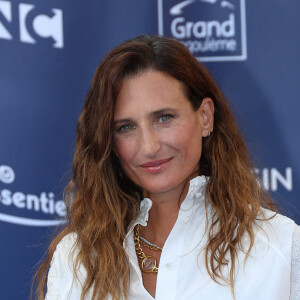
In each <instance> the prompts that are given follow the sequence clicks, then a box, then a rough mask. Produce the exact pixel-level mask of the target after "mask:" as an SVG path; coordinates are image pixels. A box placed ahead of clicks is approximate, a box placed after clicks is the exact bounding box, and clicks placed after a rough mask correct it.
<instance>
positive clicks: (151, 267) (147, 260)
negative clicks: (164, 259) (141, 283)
mask: <svg viewBox="0 0 300 300" xmlns="http://www.w3.org/2000/svg"><path fill="white" fill-rule="evenodd" d="M133 239H134V247H135V251H136V254H137V256H138V258H139V259H140V260H141V261H142V263H141V266H142V271H143V272H146V273H157V272H158V267H157V259H156V258H155V257H154V256H152V255H146V254H145V253H144V251H143V250H142V248H141V243H140V225H139V224H138V225H136V226H135V227H134V235H133ZM151 247H152V246H151ZM160 248H161V249H153V250H162V248H163V247H160ZM150 249H151V248H150Z"/></svg>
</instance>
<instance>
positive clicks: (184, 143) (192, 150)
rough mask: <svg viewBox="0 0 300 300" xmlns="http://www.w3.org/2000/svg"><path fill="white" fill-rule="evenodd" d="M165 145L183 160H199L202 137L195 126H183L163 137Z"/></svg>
mask: <svg viewBox="0 0 300 300" xmlns="http://www.w3.org/2000/svg"><path fill="white" fill-rule="evenodd" d="M164 141H165V143H166V144H168V145H170V146H171V147H172V148H174V149H176V150H177V151H178V152H180V154H181V156H182V158H183V159H187V158H188V159H192V158H194V159H200V156H201V151H202V137H201V132H199V127H198V126H197V124H193V126H184V127H182V128H180V130H176V131H173V132H172V133H169V134H168V135H166V136H165V137H164Z"/></svg>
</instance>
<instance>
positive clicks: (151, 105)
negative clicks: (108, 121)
mask: <svg viewBox="0 0 300 300" xmlns="http://www.w3.org/2000/svg"><path fill="white" fill-rule="evenodd" d="M186 106H189V107H190V102H189V101H188V99H187V97H186V93H185V87H184V84H183V83H181V82H180V81H178V80H177V79H175V78H173V77H171V76H170V75H168V74H166V73H163V72H160V71H156V70H150V71H147V72H146V73H142V74H139V75H136V76H134V77H129V78H125V79H124V80H123V82H122V85H121V89H120V93H119V95H118V97H117V102H116V107H115V119H119V118H122V117H128V116H130V117H133V116H136V115H137V114H138V115H142V114H143V113H149V112H151V111H154V110H160V109H163V108H164V107H171V108H175V109H184V108H185V107H186Z"/></svg>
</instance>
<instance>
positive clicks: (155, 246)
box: [139, 234, 163, 251]
mask: <svg viewBox="0 0 300 300" xmlns="http://www.w3.org/2000/svg"><path fill="white" fill-rule="evenodd" d="M139 238H140V243H141V244H142V245H144V246H146V247H147V248H149V249H151V250H160V251H162V249H163V247H160V246H157V245H155V244H152V243H150V242H149V241H148V240H146V239H145V238H144V237H142V235H141V234H140V235H139Z"/></svg>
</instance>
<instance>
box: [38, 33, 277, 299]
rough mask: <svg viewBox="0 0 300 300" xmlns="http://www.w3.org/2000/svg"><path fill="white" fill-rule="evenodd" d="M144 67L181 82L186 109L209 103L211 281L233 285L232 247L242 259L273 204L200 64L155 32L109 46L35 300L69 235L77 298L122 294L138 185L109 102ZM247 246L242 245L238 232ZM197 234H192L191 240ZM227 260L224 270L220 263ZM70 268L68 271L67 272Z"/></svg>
mask: <svg viewBox="0 0 300 300" xmlns="http://www.w3.org/2000/svg"><path fill="white" fill-rule="evenodd" d="M148 70H158V71H162V72H165V73H167V74H169V75H170V76H172V77H173V78H176V79H177V80H179V81H180V82H182V83H183V84H184V86H185V88H186V93H187V96H188V99H189V101H190V102H191V104H192V106H193V108H194V109H195V110H196V109H198V108H199V107H200V105H201V103H202V99H204V98H205V97H210V98H211V99H212V100H213V102H214V106H215V113H214V130H213V133H212V134H211V135H210V136H209V137H206V138H203V150H202V156H201V158H200V160H199V169H200V173H199V175H206V176H209V182H208V184H207V188H206V201H207V202H209V203H210V205H211V206H212V207H213V211H214V214H213V216H212V218H210V219H209V220H208V227H207V234H208V242H207V245H206V269H207V271H208V273H209V275H210V276H211V278H212V279H213V280H215V281H216V282H219V283H220V281H223V283H224V282H225V283H226V284H229V285H230V286H231V289H232V291H233V287H234V280H235V278H234V274H235V265H236V260H237V252H238V251H239V249H243V250H242V251H244V252H245V253H246V257H247V256H248V255H249V253H250V251H251V248H252V246H253V243H254V230H253V225H254V224H255V223H256V220H257V218H258V216H262V218H263V216H264V215H263V212H262V209H261V208H262V207H267V208H270V209H273V204H272V202H271V200H270V198H269V196H268V194H267V193H266V192H265V191H264V190H263V189H262V188H261V184H260V183H259V182H258V178H257V176H256V175H255V173H254V172H253V170H254V168H253V165H252V163H251V161H250V158H249V155H248V152H247V149H246V146H245V143H244V141H243V138H242V137H241V134H240V133H239V131H238V129H237V126H236V123H235V121H234V117H233V115H232V113H231V110H230V108H229V105H228V102H227V101H226V99H225V97H224V95H223V94H222V92H221V90H220V89H219V87H218V86H217V84H216V83H215V81H214V80H213V79H212V77H211V75H210V74H209V72H208V71H207V69H206V68H205V67H204V66H203V65H202V64H201V63H199V62H198V61H197V60H196V59H195V58H194V57H193V56H192V55H191V54H190V53H189V51H188V50H187V49H186V48H185V47H184V46H183V45H182V44H181V43H180V42H178V41H176V40H173V39H170V38H166V37H162V36H140V37H137V38H134V39H132V40H129V41H127V42H124V43H123V44H121V45H120V46H118V47H117V48H115V49H114V50H112V51H111V52H110V53H109V54H108V55H107V56H106V58H105V59H104V60H103V62H102V63H101V64H100V65H99V67H98V68H97V70H96V73H95V75H94V78H93V81H92V85H91V88H90V90H89V93H88V95H87V99H86V102H85V104H84V107H83V110H82V113H81V115H80V118H79V121H78V125H77V134H76V138H77V141H76V149H75V155H74V161H73V177H72V179H71V181H70V183H69V184H68V186H67V188H66V194H65V195H66V197H65V199H66V206H67V216H68V223H67V225H66V227H65V228H64V229H63V230H62V231H61V232H60V233H59V234H58V235H57V237H56V238H55V239H54V240H53V241H52V243H51V245H50V247H49V250H48V256H47V258H46V260H45V261H44V263H43V264H42V265H41V267H40V268H39V270H38V272H37V273H36V278H37V286H38V289H37V290H38V292H37V293H38V295H39V299H43V297H44V292H45V286H46V281H47V272H48V269H49V265H50V261H51V259H52V257H53V253H54V251H55V249H56V246H57V244H58V243H59V242H60V241H61V239H62V238H63V237H64V236H66V235H67V234H69V233H76V236H77V243H76V246H77V248H78V250H79V252H78V255H77V257H76V260H75V262H74V272H75V270H76V268H75V266H78V265H79V264H82V265H83V266H84V267H85V269H86V271H87V275H86V279H85V282H84V284H83V288H82V294H81V298H80V299H81V300H83V299H84V297H85V296H86V295H87V292H90V291H91V292H92V299H105V298H106V297H107V296H108V295H110V296H111V297H112V299H120V298H122V297H124V298H125V299H126V298H128V287H129V284H130V283H129V261H128V257H127V255H126V253H125V250H124V248H123V241H124V238H125V235H126V231H127V229H128V226H129V225H130V223H131V222H132V221H133V220H134V219H135V218H136V216H137V214H138V212H139V203H140V200H139V199H140V197H142V194H141V188H140V187H138V186H136V185H135V184H134V183H133V182H132V181H131V180H130V179H129V178H128V177H127V176H126V174H125V173H124V172H123V170H122V167H121V165H120V163H119V160H118V158H117V156H116V155H115V153H114V150H113V125H112V124H113V120H114V109H115V105H116V99H117V96H118V93H119V91H120V87H121V84H122V81H123V80H124V78H128V77H130V76H131V77H133V76H136V75H138V74H141V73H143V72H146V71H148ZM244 235H248V236H249V238H250V244H249V247H248V248H247V249H244V248H243V245H242V237H243V236H244ZM199 239H200V237H199ZM228 257H229V259H230V272H229V274H228V276H225V275H223V272H222V271H223V267H224V266H225V265H227V264H228ZM75 273H76V272H75Z"/></svg>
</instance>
